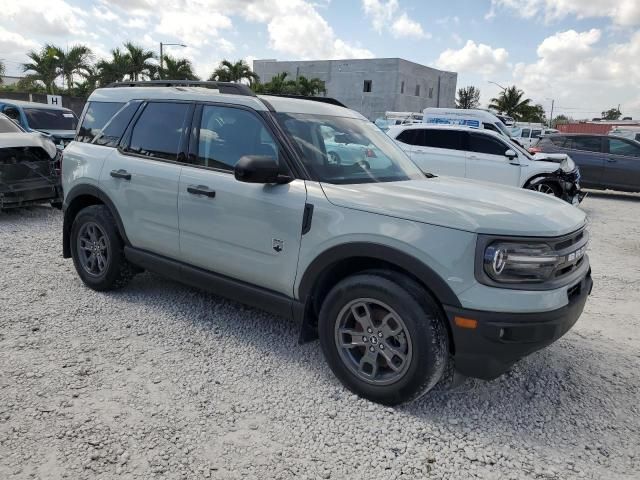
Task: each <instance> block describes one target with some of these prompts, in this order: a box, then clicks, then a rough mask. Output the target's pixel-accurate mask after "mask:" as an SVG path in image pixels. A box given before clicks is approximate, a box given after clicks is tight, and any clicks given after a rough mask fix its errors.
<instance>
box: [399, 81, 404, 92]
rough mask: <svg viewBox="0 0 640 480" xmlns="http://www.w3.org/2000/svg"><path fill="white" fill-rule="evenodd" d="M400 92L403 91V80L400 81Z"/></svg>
mask: <svg viewBox="0 0 640 480" xmlns="http://www.w3.org/2000/svg"><path fill="white" fill-rule="evenodd" d="M400 93H404V80H403V81H402V82H400Z"/></svg>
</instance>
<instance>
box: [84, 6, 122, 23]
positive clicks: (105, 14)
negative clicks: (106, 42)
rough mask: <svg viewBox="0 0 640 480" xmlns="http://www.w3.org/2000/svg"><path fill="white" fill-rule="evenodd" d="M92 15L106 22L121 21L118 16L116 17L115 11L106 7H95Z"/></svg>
mask: <svg viewBox="0 0 640 480" xmlns="http://www.w3.org/2000/svg"><path fill="white" fill-rule="evenodd" d="M91 14H92V15H93V16H94V17H96V18H97V19H99V20H105V21H107V22H112V21H114V20H119V19H120V17H118V15H116V14H115V13H114V12H113V10H111V9H109V8H107V7H105V6H98V7H93V8H92V9H91Z"/></svg>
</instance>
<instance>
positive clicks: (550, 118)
mask: <svg viewBox="0 0 640 480" xmlns="http://www.w3.org/2000/svg"><path fill="white" fill-rule="evenodd" d="M554 103H555V100H554V99H551V115H549V128H553V105H554Z"/></svg>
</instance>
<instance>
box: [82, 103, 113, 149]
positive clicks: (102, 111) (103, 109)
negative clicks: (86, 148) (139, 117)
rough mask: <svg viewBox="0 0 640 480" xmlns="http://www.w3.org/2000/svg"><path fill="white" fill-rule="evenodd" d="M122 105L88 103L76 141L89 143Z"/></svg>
mask: <svg viewBox="0 0 640 480" xmlns="http://www.w3.org/2000/svg"><path fill="white" fill-rule="evenodd" d="M123 105H124V103H122V102H89V103H88V105H87V109H86V110H85V112H84V116H83V117H82V123H81V124H80V129H79V130H78V134H77V135H76V141H78V142H85V143H89V142H91V141H92V140H93V139H94V138H95V137H96V136H97V135H98V134H99V133H100V130H101V129H102V127H104V126H105V125H106V124H107V122H108V121H109V120H110V119H111V117H112V116H113V114H114V113H116V112H117V111H118V110H120V108H122V106H123Z"/></svg>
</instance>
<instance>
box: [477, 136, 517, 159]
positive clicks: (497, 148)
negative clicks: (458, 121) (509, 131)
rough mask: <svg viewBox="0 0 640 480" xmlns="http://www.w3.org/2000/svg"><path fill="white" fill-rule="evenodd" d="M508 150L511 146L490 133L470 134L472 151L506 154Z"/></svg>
mask: <svg viewBox="0 0 640 480" xmlns="http://www.w3.org/2000/svg"><path fill="white" fill-rule="evenodd" d="M507 150H509V147H507V146H506V145H505V144H504V143H502V142H501V141H500V140H498V139H496V138H493V137H490V136H489V135H482V134H481V133H470V134H469V151H471V152H476V153H486V154H488V155H500V156H504V153H505V152H506V151H507Z"/></svg>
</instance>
